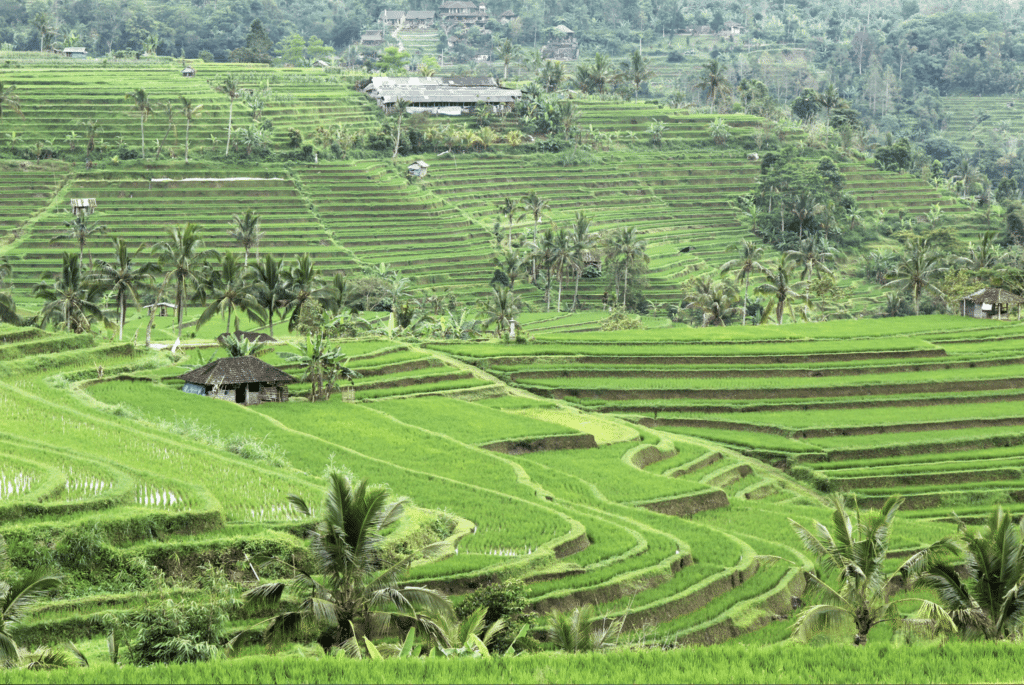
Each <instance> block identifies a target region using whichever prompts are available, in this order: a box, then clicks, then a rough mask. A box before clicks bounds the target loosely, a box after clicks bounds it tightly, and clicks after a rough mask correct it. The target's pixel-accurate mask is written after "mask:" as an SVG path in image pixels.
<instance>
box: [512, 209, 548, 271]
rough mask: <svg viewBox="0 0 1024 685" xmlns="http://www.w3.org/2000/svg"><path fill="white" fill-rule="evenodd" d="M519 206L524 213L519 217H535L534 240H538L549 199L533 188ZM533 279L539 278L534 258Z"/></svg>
mask: <svg viewBox="0 0 1024 685" xmlns="http://www.w3.org/2000/svg"><path fill="white" fill-rule="evenodd" d="M519 207H520V208H521V209H522V210H523V213H522V214H520V215H519V219H520V220H522V219H524V218H526V217H528V216H532V217H533V242H534V243H536V242H537V228H538V227H539V226H540V222H541V218H542V217H543V215H544V210H546V209H547V208H548V201H547V200H545V199H544V198H542V197H541V196H540V195H538V194H537V191H535V190H531V191H530V193H529V195H524V196H523V198H522V199H521V200H520V201H519ZM532 270H533V280H535V281H536V280H537V260H533V267H532Z"/></svg>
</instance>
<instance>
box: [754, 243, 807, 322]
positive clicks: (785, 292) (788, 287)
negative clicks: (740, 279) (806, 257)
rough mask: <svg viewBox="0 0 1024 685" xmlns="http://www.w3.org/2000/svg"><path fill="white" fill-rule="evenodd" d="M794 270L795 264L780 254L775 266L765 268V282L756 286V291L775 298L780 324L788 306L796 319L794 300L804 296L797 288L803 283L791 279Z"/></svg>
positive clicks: (776, 317) (791, 315)
mask: <svg viewBox="0 0 1024 685" xmlns="http://www.w3.org/2000/svg"><path fill="white" fill-rule="evenodd" d="M792 271H793V265H792V264H791V263H790V262H789V260H788V259H787V258H786V257H785V256H780V257H779V261H778V262H777V263H776V265H775V268H768V269H765V270H764V283H762V284H761V285H759V286H757V287H756V288H754V292H758V293H761V294H762V295H768V296H769V297H772V298H774V299H775V323H776V324H779V325H781V324H782V314H783V313H784V312H785V310H786V307H787V306H788V307H789V308H790V312H789V316H790V318H792V319H794V320H795V319H796V317H795V316H794V314H793V311H792V309H793V301H794V300H799V299H801V298H802V297H803V294H801V293H800V292H798V291H797V290H796V289H795V287H796V286H797V285H801V284H799V283H793V282H792V281H791V280H790V279H791V278H792Z"/></svg>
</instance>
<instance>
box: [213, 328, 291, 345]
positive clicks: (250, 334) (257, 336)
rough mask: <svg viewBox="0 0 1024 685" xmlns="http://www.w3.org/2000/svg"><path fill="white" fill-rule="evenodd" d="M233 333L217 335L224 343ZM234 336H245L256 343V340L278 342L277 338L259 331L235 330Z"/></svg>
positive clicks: (219, 340)
mask: <svg viewBox="0 0 1024 685" xmlns="http://www.w3.org/2000/svg"><path fill="white" fill-rule="evenodd" d="M231 335H232V334H231V333H221V334H220V335H218V336H217V342H219V343H222V344H223V343H224V342H226V341H227V340H228V339H229V338H230V337H231ZM234 336H235V337H236V338H245V339H246V340H248V341H249V342H254V343H256V342H277V341H276V340H274V339H273V338H271V337H270V336H269V335H267V334H266V333H260V332H259V331H235V332H234Z"/></svg>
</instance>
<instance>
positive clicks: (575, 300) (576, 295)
mask: <svg viewBox="0 0 1024 685" xmlns="http://www.w3.org/2000/svg"><path fill="white" fill-rule="evenodd" d="M582 275H583V269H578V270H577V271H576V289H575V290H573V292H572V310H573V311H574V312H575V311H576V308H577V307H578V306H579V304H580V276H582Z"/></svg>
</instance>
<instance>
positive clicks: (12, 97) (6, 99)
mask: <svg viewBox="0 0 1024 685" xmlns="http://www.w3.org/2000/svg"><path fill="white" fill-rule="evenodd" d="M17 90H18V88H17V86H12V85H6V86H5V85H4V83H3V81H0V121H2V120H3V118H4V111H5V110H6V111H8V112H16V113H17V114H19V115H20V116H21V117H22V118H23V119H24V118H25V115H24V114H22V113H21V99H20V98H19V97H18V94H17Z"/></svg>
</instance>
